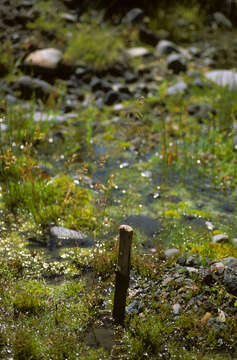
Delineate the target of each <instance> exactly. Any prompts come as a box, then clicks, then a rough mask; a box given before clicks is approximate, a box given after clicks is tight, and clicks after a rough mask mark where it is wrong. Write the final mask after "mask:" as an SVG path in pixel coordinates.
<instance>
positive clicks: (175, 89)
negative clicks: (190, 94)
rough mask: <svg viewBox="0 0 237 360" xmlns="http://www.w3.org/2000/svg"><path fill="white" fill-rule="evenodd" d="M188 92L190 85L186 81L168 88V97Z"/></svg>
mask: <svg viewBox="0 0 237 360" xmlns="http://www.w3.org/2000/svg"><path fill="white" fill-rule="evenodd" d="M187 90H188V85H187V84H186V83H185V82H184V81H179V82H178V83H177V84H175V85H173V86H170V87H168V89H167V95H176V94H182V93H184V92H186V91H187Z"/></svg>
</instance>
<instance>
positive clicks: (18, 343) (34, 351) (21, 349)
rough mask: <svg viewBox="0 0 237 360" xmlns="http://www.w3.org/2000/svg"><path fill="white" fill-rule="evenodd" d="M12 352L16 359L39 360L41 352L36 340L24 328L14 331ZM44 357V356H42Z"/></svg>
mask: <svg viewBox="0 0 237 360" xmlns="http://www.w3.org/2000/svg"><path fill="white" fill-rule="evenodd" d="M12 345H13V354H14V359H16V360H39V359H42V356H43V354H42V353H41V352H40V347H39V343H38V342H37V340H36V339H35V338H34V337H33V336H32V335H31V334H30V333H29V332H28V331H26V330H25V329H24V328H19V329H18V330H17V331H16V333H15V339H14V342H13V344H12ZM43 358H44V357H43Z"/></svg>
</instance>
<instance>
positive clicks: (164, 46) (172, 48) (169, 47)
mask: <svg viewBox="0 0 237 360" xmlns="http://www.w3.org/2000/svg"><path fill="white" fill-rule="evenodd" d="M172 52H175V53H178V52H179V49H178V47H177V46H176V45H175V44H174V43H173V42H172V41H169V40H161V41H159V42H158V44H157V45H156V54H157V55H168V54H171V53H172Z"/></svg>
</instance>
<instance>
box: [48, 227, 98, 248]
mask: <svg viewBox="0 0 237 360" xmlns="http://www.w3.org/2000/svg"><path fill="white" fill-rule="evenodd" d="M93 244H94V242H93V240H92V239H91V238H90V237H88V236H87V235H85V234H83V233H82V232H80V231H75V230H71V229H67V228H64V227H62V226H53V227H51V228H50V230H49V247H74V246H78V247H82V248H87V247H92V246H93Z"/></svg>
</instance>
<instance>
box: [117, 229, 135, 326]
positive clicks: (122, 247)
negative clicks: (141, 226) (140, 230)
mask: <svg viewBox="0 0 237 360" xmlns="http://www.w3.org/2000/svg"><path fill="white" fill-rule="evenodd" d="M132 236H133V229H132V228H131V227H130V226H128V225H121V226H120V228H119V253H118V263H117V269H116V279H115V293H114V305H113V318H114V320H115V322H116V323H117V324H120V325H123V324H124V317H125V307H126V296H127V290H128V286H129V272H130V254H131V245H132Z"/></svg>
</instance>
